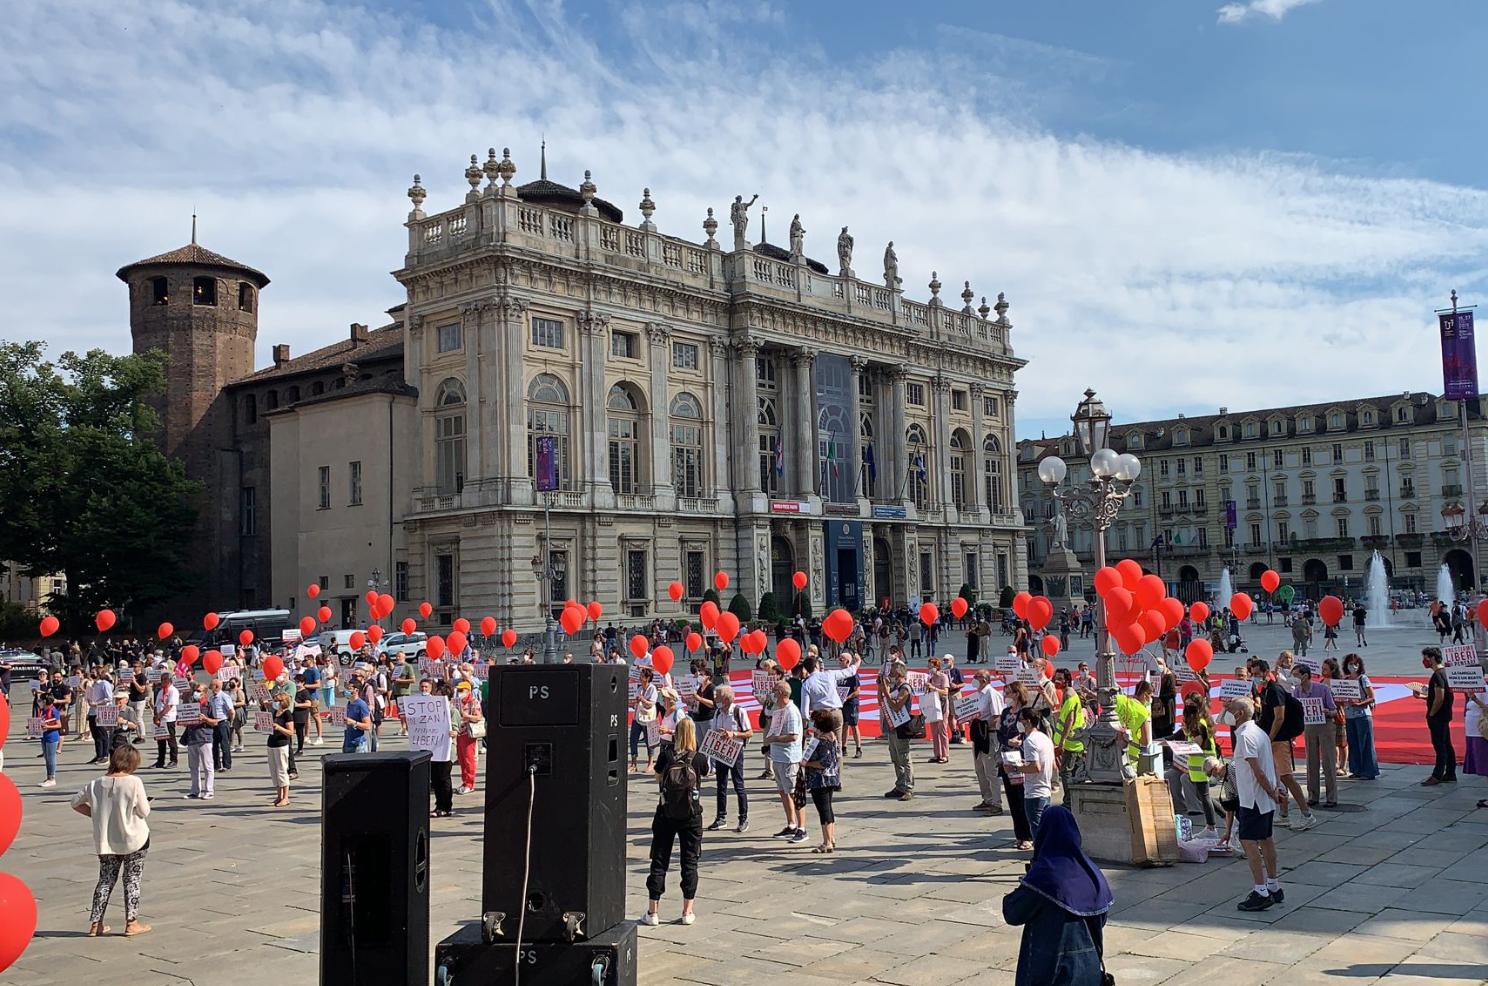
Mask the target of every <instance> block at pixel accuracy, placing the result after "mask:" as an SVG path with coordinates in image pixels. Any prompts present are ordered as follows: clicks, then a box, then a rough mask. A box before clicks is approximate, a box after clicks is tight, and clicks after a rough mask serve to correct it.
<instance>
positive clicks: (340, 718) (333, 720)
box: [326, 695, 408, 726]
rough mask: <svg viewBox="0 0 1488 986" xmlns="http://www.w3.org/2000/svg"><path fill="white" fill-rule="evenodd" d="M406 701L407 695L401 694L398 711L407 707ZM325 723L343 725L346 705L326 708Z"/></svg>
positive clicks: (344, 723)
mask: <svg viewBox="0 0 1488 986" xmlns="http://www.w3.org/2000/svg"><path fill="white" fill-rule="evenodd" d="M407 701H408V696H407V695H405V696H403V697H402V698H401V699H399V700H398V705H399V707H400V711H401V710H402V709H406V708H407V706H406V705H405V704H404V703H406V702H407ZM326 724H327V725H329V726H345V725H346V706H344V705H333V706H331V707H330V708H329V709H326Z"/></svg>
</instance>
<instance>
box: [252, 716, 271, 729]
mask: <svg viewBox="0 0 1488 986" xmlns="http://www.w3.org/2000/svg"><path fill="white" fill-rule="evenodd" d="M253 731H254V732H255V733H272V732H273V731H274V713H272V712H255V713H253Z"/></svg>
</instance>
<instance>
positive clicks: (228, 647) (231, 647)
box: [217, 644, 238, 657]
mask: <svg viewBox="0 0 1488 986" xmlns="http://www.w3.org/2000/svg"><path fill="white" fill-rule="evenodd" d="M217 649H218V650H220V651H222V656H223V657H232V656H233V655H234V654H236V653H237V652H238V646H237V645H236V644H223V645H222V646H221V647H219V648H217Z"/></svg>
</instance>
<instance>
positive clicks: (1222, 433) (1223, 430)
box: [1219, 425, 1230, 442]
mask: <svg viewBox="0 0 1488 986" xmlns="http://www.w3.org/2000/svg"><path fill="white" fill-rule="evenodd" d="M1229 438H1230V429H1229V428H1227V427H1225V426H1224V425H1220V426H1219V440H1220V441H1222V442H1225V441H1229Z"/></svg>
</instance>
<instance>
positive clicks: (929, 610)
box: [920, 603, 940, 627]
mask: <svg viewBox="0 0 1488 986" xmlns="http://www.w3.org/2000/svg"><path fill="white" fill-rule="evenodd" d="M920 622H921V623H923V624H925V626H927V627H928V626H934V625H935V624H936V623H938V622H940V607H939V606H936V605H935V604H934V603H924V604H922V605H921V606H920Z"/></svg>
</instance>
